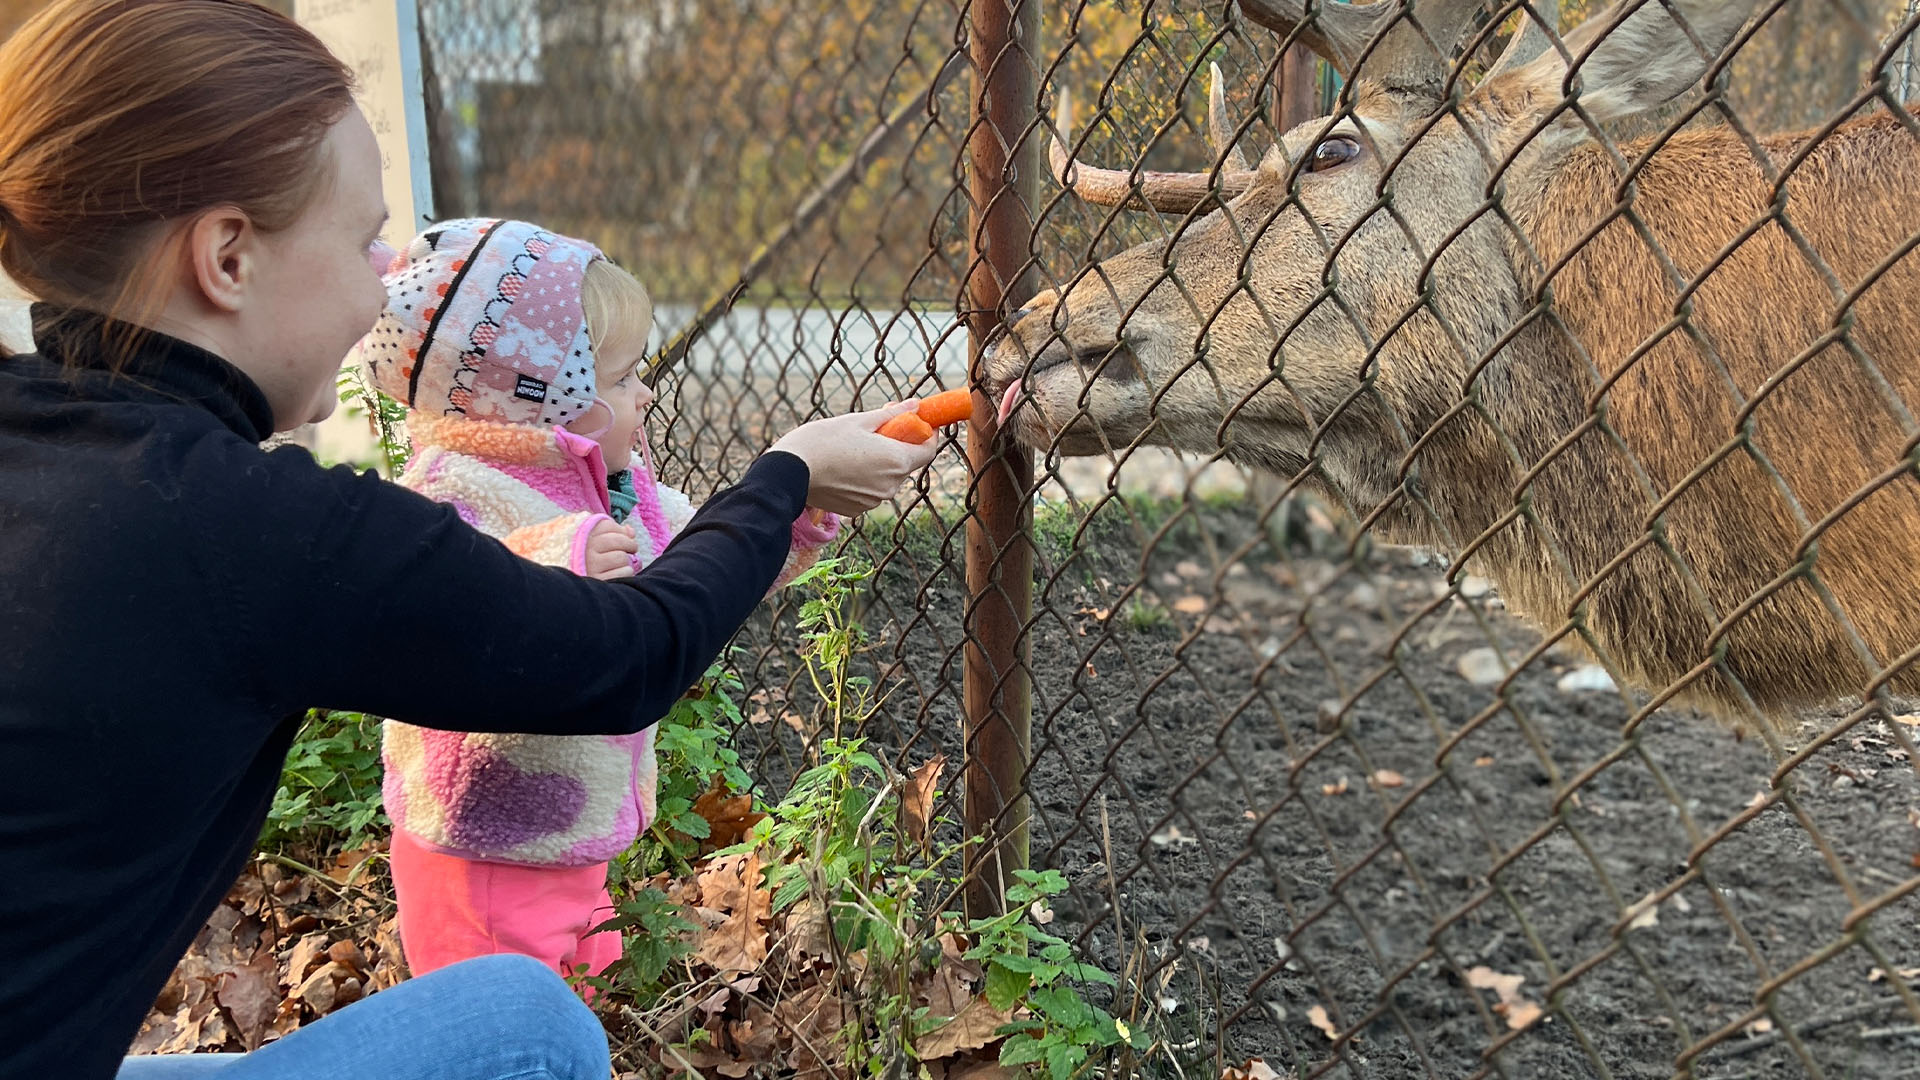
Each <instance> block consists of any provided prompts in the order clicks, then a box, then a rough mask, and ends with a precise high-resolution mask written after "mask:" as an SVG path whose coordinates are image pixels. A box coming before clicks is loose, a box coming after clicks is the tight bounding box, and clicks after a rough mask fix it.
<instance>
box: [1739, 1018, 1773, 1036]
mask: <svg viewBox="0 0 1920 1080" xmlns="http://www.w3.org/2000/svg"><path fill="white" fill-rule="evenodd" d="M1741 1030H1743V1031H1745V1032H1746V1033H1747V1037H1748V1038H1752V1037H1753V1036H1755V1035H1765V1034H1766V1033H1767V1032H1769V1031H1772V1030H1773V1020H1772V1018H1770V1017H1766V1016H1763V1017H1761V1018H1760V1019H1758V1020H1755V1021H1754V1022H1752V1023H1751V1024H1748V1025H1747V1026H1746V1027H1745V1028H1742V1029H1741Z"/></svg>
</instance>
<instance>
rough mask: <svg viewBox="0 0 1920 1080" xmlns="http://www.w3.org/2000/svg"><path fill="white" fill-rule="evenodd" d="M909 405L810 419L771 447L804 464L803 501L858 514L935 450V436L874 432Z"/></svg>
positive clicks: (894, 488)
mask: <svg viewBox="0 0 1920 1080" xmlns="http://www.w3.org/2000/svg"><path fill="white" fill-rule="evenodd" d="M914 407H915V406H914V403H913V402H911V401H909V402H905V403H896V404H892V405H888V406H885V407H884V408H879V409H873V410H870V411H868V412H858V413H848V414H847V415H845V416H831V417H828V418H827V419H825V420H815V421H813V422H812V423H807V424H802V425H800V426H799V427H797V428H794V429H793V430H792V431H790V432H788V433H787V434H786V435H784V436H782V437H781V439H780V441H779V442H776V443H774V444H773V449H775V450H784V451H786V452H787V453H789V454H792V455H793V456H795V457H797V458H799V459H800V460H801V461H804V462H806V463H807V469H808V470H809V472H810V473H811V474H812V475H811V481H810V483H809V484H808V488H807V505H808V506H811V507H814V508H816V509H819V510H826V511H829V512H832V513H835V514H839V515H840V516H842V517H853V516H855V515H858V514H864V513H866V512H867V511H869V510H871V509H873V508H874V507H876V506H879V505H880V504H881V503H883V502H885V501H886V500H888V499H890V498H892V497H893V495H894V493H895V492H897V491H899V490H900V485H901V484H902V483H903V482H905V481H906V479H907V477H909V476H912V475H913V474H914V473H917V472H919V471H920V470H921V469H924V468H926V467H927V466H928V465H929V464H931V463H932V462H933V458H934V455H935V454H938V453H939V452H940V446H941V440H939V439H929V440H928V441H927V442H925V443H922V444H921V445H919V446H915V445H913V444H912V443H903V442H898V441H896V440H894V439H889V438H887V437H886V436H885V435H882V434H880V433H879V431H878V428H879V427H880V425H881V424H884V423H886V422H887V421H888V420H891V419H893V418H894V417H896V416H899V415H900V414H901V413H906V412H912V411H913V410H914Z"/></svg>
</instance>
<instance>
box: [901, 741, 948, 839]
mask: <svg viewBox="0 0 1920 1080" xmlns="http://www.w3.org/2000/svg"><path fill="white" fill-rule="evenodd" d="M946 768H947V755H945V754H935V755H934V756H933V757H932V758H931V759H930V760H928V761H927V762H926V763H925V764H923V765H921V766H920V767H919V768H917V769H915V770H913V773H912V774H911V775H910V776H909V777H908V778H907V785H906V787H904V788H902V789H901V791H900V811H901V813H902V814H903V815H905V817H906V819H907V821H906V825H907V835H908V836H909V837H911V838H912V839H913V841H914V843H917V844H924V843H926V841H927V832H928V829H929V827H930V826H931V824H932V822H933V796H934V792H935V791H936V790H938V788H939V785H940V774H941V773H942V772H944V771H946Z"/></svg>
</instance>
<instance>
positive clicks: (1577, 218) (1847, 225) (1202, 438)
mask: <svg viewBox="0 0 1920 1080" xmlns="http://www.w3.org/2000/svg"><path fill="white" fill-rule="evenodd" d="M1480 6H1481V5H1480V3H1479V2H1477V0H1414V2H1412V3H1404V4H1403V3H1402V2H1400V0H1375V2H1372V3H1355V4H1345V3H1334V2H1331V0H1240V9H1241V12H1242V13H1243V15H1244V17H1245V18H1246V19H1248V20H1249V21H1250V22H1253V23H1255V24H1257V25H1259V26H1262V27H1265V28H1267V29H1269V30H1271V31H1273V32H1274V33H1275V34H1276V35H1278V36H1279V37H1280V38H1281V39H1282V40H1284V41H1287V42H1304V43H1305V44H1306V45H1308V46H1309V47H1310V48H1312V49H1313V51H1315V52H1317V53H1318V54H1319V55H1320V56H1321V57H1323V58H1325V59H1326V61H1327V62H1328V63H1330V64H1331V65H1332V66H1333V67H1334V68H1335V69H1336V70H1338V71H1339V72H1340V73H1341V75H1342V76H1343V77H1344V78H1345V80H1346V84H1345V87H1344V89H1343V91H1342V95H1341V107H1340V108H1338V109H1337V110H1336V112H1335V113H1334V114H1333V115H1331V116H1328V117H1323V118H1320V119H1317V120H1312V121H1308V122H1307V123H1305V124H1302V125H1300V126H1298V127H1295V128H1293V129H1292V130H1290V131H1287V132H1286V133H1285V134H1284V135H1282V136H1280V138H1279V141H1278V143H1277V145H1275V146H1274V147H1273V148H1272V149H1271V150H1270V151H1269V152H1268V153H1266V154H1265V155H1264V156H1263V157H1262V158H1261V159H1260V160H1259V162H1258V164H1257V165H1254V164H1250V163H1249V162H1248V161H1247V159H1246V158H1245V157H1244V156H1243V155H1242V154H1241V152H1240V150H1239V149H1238V148H1237V145H1236V144H1237V141H1238V140H1237V139H1236V135H1237V134H1238V132H1236V131H1235V130H1234V129H1232V128H1231V126H1230V125H1229V124H1227V123H1226V120H1225V117H1224V112H1225V110H1224V108H1223V107H1222V98H1221V94H1220V92H1219V85H1218V72H1217V69H1216V70H1215V72H1214V77H1215V83H1214V86H1213V88H1212V89H1211V90H1210V92H1209V108H1208V119H1209V128H1210V129H1211V136H1210V141H1211V143H1212V147H1213V167H1212V168H1210V169H1208V170H1206V171H1204V172H1198V173H1152V172H1143V171H1132V170H1121V169H1101V168H1097V167H1094V166H1090V165H1087V164H1085V163H1082V162H1080V161H1079V160H1078V158H1077V156H1076V155H1075V154H1074V153H1072V152H1070V151H1069V150H1068V149H1067V148H1066V146H1065V145H1063V143H1062V142H1061V139H1060V136H1059V134H1056V135H1055V136H1054V138H1053V142H1052V147H1051V152H1050V157H1051V160H1052V164H1053V172H1054V175H1055V177H1056V179H1057V180H1058V182H1059V183H1060V184H1061V185H1062V187H1063V188H1064V189H1066V190H1068V191H1071V192H1072V193H1074V194H1075V195H1076V196H1077V197H1078V198H1080V199H1082V200H1085V201H1086V202H1089V203H1092V204H1097V205H1104V206H1109V207H1116V208H1136V209H1148V208H1151V209H1154V210H1158V211H1160V212H1161V213H1162V214H1166V215H1171V216H1174V217H1176V218H1177V219H1178V221H1177V226H1176V227H1174V228H1173V229H1171V230H1170V235H1169V236H1167V237H1165V238H1163V239H1160V240H1156V241H1153V242H1149V243H1145V244H1142V245H1139V246H1136V247H1133V248H1130V249H1128V250H1126V251H1123V252H1121V253H1119V254H1117V255H1114V256H1113V257H1110V258H1107V259H1105V260H1103V261H1100V262H1099V263H1098V264H1097V265H1095V266H1093V267H1091V268H1089V269H1085V270H1083V271H1081V272H1080V273H1079V274H1078V276H1076V277H1075V278H1073V279H1072V280H1070V281H1068V282H1067V283H1066V284H1064V285H1063V286H1061V287H1060V288H1057V289H1053V290H1050V291H1045V292H1042V293H1041V294H1040V295H1038V296H1036V297H1034V299H1033V300H1032V301H1030V302H1028V303H1027V304H1025V305H1024V306H1023V308H1022V310H1020V311H1018V312H1015V313H1013V314H1012V316H1010V318H1009V320H1008V326H1007V329H1006V331H1005V333H1004V334H1003V335H1002V336H1001V337H1000V338H999V340H998V341H996V342H995V343H992V344H991V345H990V346H989V347H988V348H987V349H986V350H985V351H984V353H983V361H982V362H983V365H984V373H983V384H984V388H985V389H986V391H987V392H988V393H989V394H991V395H993V396H994V397H995V398H996V399H997V400H998V403H999V413H998V419H999V424H1000V430H1001V431H1003V432H1005V433H1007V434H1008V435H1009V436H1011V437H1012V438H1013V439H1015V440H1017V441H1018V442H1019V443H1021V444H1024V445H1026V446H1029V447H1032V448H1037V449H1042V450H1046V451H1050V452H1054V453H1058V454H1061V455H1088V454H1102V453H1104V454H1110V455H1111V454H1116V453H1122V454H1124V453H1125V452H1127V451H1129V450H1130V449H1131V448H1133V447H1137V446H1160V447H1166V448H1170V449H1173V450H1177V451H1185V452H1189V453H1193V454H1197V455H1206V456H1209V457H1212V458H1225V459H1227V460H1231V461H1234V462H1237V463H1239V464H1241V465H1243V466H1245V467H1248V468H1251V469H1255V470H1263V471H1266V472H1268V473H1272V474H1275V475H1277V476H1279V477H1280V478H1282V479H1284V480H1286V481H1288V482H1289V485H1290V486H1289V490H1293V489H1295V488H1297V489H1304V490H1310V491H1317V492H1318V493H1320V494H1321V495H1323V496H1326V497H1328V498H1330V499H1332V500H1334V501H1335V502H1336V503H1337V504H1338V505H1339V506H1341V507H1343V508H1345V510H1346V511H1347V512H1348V513H1349V514H1351V515H1352V516H1353V517H1354V519H1355V521H1356V523H1357V526H1358V527H1361V528H1364V529H1366V530H1368V531H1369V533H1370V534H1372V535H1376V536H1378V537H1379V538H1380V539H1382V540H1383V541H1386V542H1390V543H1398V544H1408V545H1417V546H1422V547H1427V548H1431V549H1439V550H1442V551H1445V552H1448V553H1450V554H1451V556H1452V558H1453V560H1454V561H1453V567H1454V570H1453V572H1455V573H1458V572H1460V567H1461V566H1462V565H1471V566H1472V567H1473V568H1474V569H1475V571H1476V572H1478V573H1480V574H1482V575H1483V576H1485V577H1487V578H1489V579H1490V580H1491V581H1492V582H1493V583H1494V584H1495V586H1496V587H1497V588H1498V589H1499V590H1500V595H1501V597H1502V599H1503V600H1504V601H1505V602H1506V604H1507V606H1508V607H1509V608H1510V609H1511V610H1512V611H1514V612H1515V613H1516V614H1519V615H1521V616H1522V617H1524V618H1526V619H1528V620H1530V621H1531V622H1533V623H1534V624H1536V625H1538V626H1541V627H1543V628H1545V629H1546V630H1547V631H1548V632H1549V638H1548V641H1547V643H1546V644H1545V645H1543V646H1542V648H1543V649H1544V648H1546V647H1548V646H1555V647H1559V646H1568V647H1571V648H1572V649H1574V650H1575V651H1578V652H1582V653H1585V654H1588V655H1590V656H1594V657H1598V658H1599V659H1600V660H1601V661H1602V662H1603V663H1605V664H1606V665H1607V667H1608V670H1609V671H1610V672H1611V673H1612V674H1613V675H1614V677H1615V679H1616V681H1622V680H1624V683H1625V684H1631V685H1633V686H1635V687H1637V688H1638V690H1639V691H1641V692H1642V694H1643V696H1642V697H1640V698H1636V699H1634V700H1635V704H1636V705H1640V708H1639V711H1638V712H1637V713H1636V715H1645V714H1646V713H1648V712H1650V711H1651V710H1652V709H1653V708H1656V707H1659V706H1661V705H1664V704H1668V703H1674V704H1680V705H1686V706H1691V707H1696V708H1699V709H1702V710H1703V711H1705V712H1707V713H1709V714H1710V715H1713V716H1715V717H1718V718H1719V719H1721V720H1722V721H1724V722H1726V723H1728V724H1730V725H1731V726H1732V727H1733V728H1734V729H1735V730H1736V731H1738V732H1741V733H1743V734H1744V733H1746V732H1748V731H1749V730H1751V729H1753V728H1755V727H1758V728H1760V729H1762V730H1764V731H1767V732H1770V733H1772V732H1779V731H1781V730H1783V726H1784V725H1785V724H1787V722H1788V721H1789V720H1790V719H1792V718H1794V717H1795V716H1797V715H1799V714H1800V713H1801V711H1803V710H1804V709H1806V708H1808V707H1810V706H1814V705H1818V704H1826V703H1831V702H1834V701H1839V700H1844V699H1851V698H1854V697H1859V698H1861V699H1862V700H1863V702H1865V704H1863V705H1862V707H1861V710H1860V711H1859V712H1858V713H1857V714H1856V716H1857V717H1864V716H1865V715H1868V713H1870V712H1871V711H1872V710H1873V708H1874V705H1873V703H1874V702H1880V703H1882V704H1884V703H1885V702H1886V701H1887V700H1888V699H1889V696H1890V695H1898V694H1903V693H1910V692H1912V691H1913V690H1914V689H1915V688H1916V685H1917V684H1916V678H1915V677H1916V674H1920V671H1917V670H1916V668H1917V667H1920V665H1916V663H1915V660H1916V656H1920V424H1917V423H1916V421H1915V415H1914V412H1915V409H1916V407H1920V269H1916V266H1915V261H1916V259H1920V256H1916V257H1914V258H1906V257H1904V256H1906V255H1907V253H1908V252H1909V250H1910V249H1911V248H1913V247H1914V246H1915V245H1916V244H1920V199H1915V198H1914V197H1913V196H1912V195H1911V193H1910V190H1909V184H1908V181H1909V179H1910V178H1911V177H1913V176H1915V175H1920V137H1917V136H1916V129H1915V128H1914V127H1913V126H1912V121H1911V120H1903V119H1902V118H1901V117H1900V116H1899V115H1897V114H1896V113H1895V112H1894V111H1893V110H1891V109H1882V110H1878V111H1875V112H1871V113H1868V114H1866V115H1861V116H1857V117H1855V118H1852V119H1849V120H1847V121H1846V122H1844V123H1839V124H1838V125H1837V126H1830V127H1829V129H1826V130H1822V131H1819V132H1815V133H1811V134H1810V133H1804V132H1803V133H1789V134H1770V135H1762V136H1754V135H1751V134H1749V133H1747V132H1745V131H1744V129H1742V128H1738V127H1737V126H1736V125H1735V124H1733V123H1730V122H1728V121H1727V120H1726V118H1725V117H1724V115H1723V116H1721V117H1720V118H1719V120H1718V122H1715V123H1709V124H1699V125H1692V126H1686V127H1684V128H1682V127H1681V126H1680V125H1678V124H1675V125H1673V126H1672V127H1671V128H1669V129H1668V130H1666V131H1664V132H1662V134H1660V135H1655V136H1651V137H1646V138H1639V139H1634V140H1629V141H1624V142H1620V143H1617V144H1616V143H1613V142H1611V141H1610V140H1609V139H1608V138H1607V137H1606V136H1605V134H1604V133H1605V131H1606V130H1607V128H1608V126H1609V125H1613V124H1615V123H1616V122H1618V121H1622V120H1625V119H1627V118H1630V117H1635V116H1638V115H1640V114H1644V113H1647V112H1649V111H1650V110H1653V109H1655V108H1656V107H1658V106H1661V105H1663V104H1665V103H1667V102H1669V101H1672V100H1674V99H1676V98H1678V97H1679V96H1680V95H1682V94H1683V93H1684V92H1685V91H1687V90H1688V89H1689V88H1691V87H1693V86H1695V85H1696V84H1699V83H1700V82H1701V81H1702V79H1703V77H1709V76H1711V75H1713V74H1716V73H1717V71H1718V69H1719V67H1720V66H1722V65H1723V61H1722V60H1721V59H1720V58H1721V56H1722V54H1723V52H1724V51H1726V50H1727V49H1728V46H1729V45H1730V44H1733V43H1734V42H1735V38H1736V35H1740V34H1741V33H1742V30H1743V28H1744V27H1746V26H1747V24H1748V22H1749V20H1750V18H1751V17H1752V14H1753V8H1754V3H1753V0H1620V2H1618V3H1616V4H1615V5H1614V6H1612V7H1610V8H1607V9H1606V10H1604V11H1603V12H1600V13H1598V14H1595V15H1593V16H1592V17H1591V18H1589V19H1588V20H1586V21H1585V22H1583V23H1582V24H1581V25H1580V26H1579V27H1578V28H1577V29H1574V30H1572V31H1571V32H1570V33H1568V34H1566V35H1565V36H1564V37H1561V36H1560V35H1559V33H1558V30H1557V19H1556V18H1555V17H1554V15H1553V13H1551V12H1549V13H1547V14H1545V15H1542V14H1540V13H1538V12H1536V11H1535V10H1534V9H1533V8H1532V7H1530V6H1527V5H1525V4H1521V5H1518V6H1517V9H1518V10H1519V11H1520V12H1521V13H1522V14H1523V25H1522V27H1521V29H1520V30H1519V31H1518V32H1516V33H1514V34H1513V37H1512V41H1511V44H1510V45H1509V46H1508V47H1507V48H1506V50H1505V51H1504V52H1503V53H1502V54H1501V55H1500V56H1499V57H1498V59H1497V60H1496V61H1495V62H1494V63H1493V64H1491V65H1490V66H1488V67H1487V68H1486V69H1485V74H1484V75H1483V76H1482V77H1480V78H1479V79H1478V80H1477V81H1475V82H1474V83H1473V84H1472V85H1471V86H1468V85H1466V82H1467V75H1468V74H1469V72H1468V71H1467V65H1466V64H1465V63H1464V61H1462V62H1459V63H1455V62H1453V61H1452V60H1451V59H1450V57H1451V55H1452V54H1453V52H1454V50H1455V49H1456V48H1458V47H1460V46H1461V45H1463V44H1464V45H1465V46H1466V47H1467V49H1466V51H1467V53H1469V54H1471V53H1472V52H1473V51H1474V50H1475V49H1478V48H1480V47H1482V46H1484V45H1485V43H1486V42H1487V41H1489V40H1492V37H1491V36H1490V35H1493V34H1494V32H1495V31H1496V30H1497V29H1498V27H1499V25H1500V23H1501V21H1502V18H1504V17H1506V16H1510V15H1512V14H1513V12H1514V11H1515V10H1516V5H1513V4H1509V5H1507V6H1506V8H1505V11H1504V13H1503V15H1502V16H1501V17H1497V18H1495V19H1493V21H1492V22H1489V23H1486V24H1484V25H1483V26H1482V27H1481V28H1480V29H1478V30H1474V29H1473V27H1474V25H1475V15H1476V13H1477V11H1478V9H1479V8H1480ZM1549 6H1550V5H1549ZM1776 7H1777V5H1776ZM1770 13H1771V10H1770V11H1769V14H1770ZM1759 22H1764V19H1761V20H1759ZM1757 25H1758V22H1756V26H1757ZM1747 33H1748V35H1749V36H1750V35H1751V33H1752V31H1751V30H1749V31H1747ZM1709 81H1711V80H1710V79H1709ZM1709 101H1710V99H1709ZM1062 104H1063V106H1064V104H1065V103H1064V102H1063V103H1062ZM1057 127H1058V129H1059V131H1060V132H1070V130H1071V119H1070V116H1063V117H1062V118H1061V122H1060V123H1059V124H1058V125H1057ZM1467 560H1470V562H1467ZM1623 690H1624V687H1623ZM1641 702H1644V703H1645V704H1643V705H1641V704H1640V703H1641Z"/></svg>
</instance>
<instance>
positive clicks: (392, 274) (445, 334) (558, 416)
mask: <svg viewBox="0 0 1920 1080" xmlns="http://www.w3.org/2000/svg"><path fill="white" fill-rule="evenodd" d="M604 257H605V256H603V255H602V254H601V252H600V249H599V248H596V247H594V246H593V245H592V244H589V243H587V242H585V241H583V240H574V239H570V238H568V237H564V236H558V235H555V234H553V233H550V232H547V231H546V230H545V229H542V228H540V227H539V226H537V225H532V224H529V223H528V222H525V221H511V220H507V221H503V220H499V219H495V218H465V219H461V220H457V221H444V222H441V223H439V224H437V225H433V226H431V227H429V228H428V229H427V230H426V231H425V232H422V233H421V234H420V235H419V236H416V237H414V238H413V240H412V242H410V243H409V244H408V245H407V247H406V250H405V251H403V252H401V253H399V254H398V255H397V256H396V257H394V258H393V259H392V261H391V262H390V263H389V264H388V267H387V271H386V273H385V274H384V275H383V278H384V280H385V281H386V285H387V307H386V310H385V311H383V312H381V314H380V318H379V320H378V321H377V322H375V323H374V324H373V329H372V330H371V331H369V332H368V333H367V336H366V337H365V338H363V339H361V341H360V344H359V345H357V346H355V349H354V351H355V360H356V361H357V362H358V363H359V364H360V365H361V366H362V367H363V369H364V370H365V371H366V373H367V376H368V378H369V379H371V380H372V382H373V385H374V386H375V387H378V388H379V390H380V392H381V393H383V394H386V395H387V396H388V397H390V398H393V399H394V400H395V401H398V402H400V403H401V404H403V405H406V406H408V407H409V408H414V409H425V410H429V411H432V412H434V413H439V414H444V415H447V416H461V417H465V418H467V419H471V420H486V421H491V422H495V423H509V424H555V425H559V424H565V423H567V422H569V421H571V420H575V419H577V418H579V416H580V415H581V414H583V413H585V412H586V411H587V410H588V409H590V408H591V407H592V406H593V402H594V400H595V387H594V378H593V347H592V345H591V344H589V342H588V340H587V317H586V313H585V312H584V311H583V310H582V309H581V306H580V285H581V282H582V281H583V280H585V278H586V273H587V266H588V265H589V264H591V263H592V262H593V261H594V260H595V259H599V258H604Z"/></svg>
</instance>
